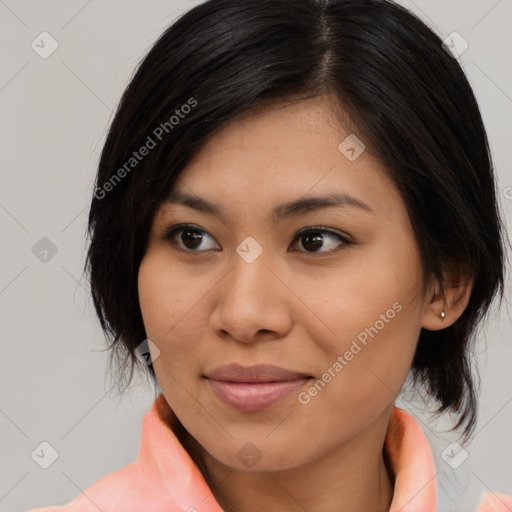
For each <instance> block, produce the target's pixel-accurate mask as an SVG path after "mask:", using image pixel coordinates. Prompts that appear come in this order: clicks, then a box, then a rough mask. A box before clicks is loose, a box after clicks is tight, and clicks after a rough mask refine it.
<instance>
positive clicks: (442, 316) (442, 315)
mask: <svg viewBox="0 0 512 512" xmlns="http://www.w3.org/2000/svg"><path fill="white" fill-rule="evenodd" d="M445 316H446V315H445V314H444V311H441V318H442V319H443V320H444V317H445Z"/></svg>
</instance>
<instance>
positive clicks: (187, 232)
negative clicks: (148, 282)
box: [162, 224, 353, 254]
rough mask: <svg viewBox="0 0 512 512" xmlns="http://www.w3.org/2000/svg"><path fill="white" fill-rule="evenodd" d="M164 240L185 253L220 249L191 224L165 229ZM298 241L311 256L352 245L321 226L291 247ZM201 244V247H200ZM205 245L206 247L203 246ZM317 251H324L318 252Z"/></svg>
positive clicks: (302, 235) (300, 235) (305, 232)
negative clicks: (208, 242)
mask: <svg viewBox="0 0 512 512" xmlns="http://www.w3.org/2000/svg"><path fill="white" fill-rule="evenodd" d="M162 238H163V239H164V240H169V241H170V242H171V243H172V245H174V246H176V247H177V248H178V249H180V250H183V251H186V252H204V251H209V250H210V251H211V250H216V249H220V247H219V245H218V244H217V243H216V242H215V241H214V239H213V238H212V237H211V236H210V235H209V234H208V233H207V232H206V231H204V230H203V229H201V228H199V227H198V226H194V225H193V224H175V225H173V226H170V227H169V228H167V229H166V230H165V232H164V234H163V235H162ZM208 240H211V241H213V245H212V243H211V242H210V244H207V243H206V244H205V243H204V242H205V241H208ZM296 241H300V242H301V244H300V245H302V247H303V248H305V250H299V252H306V253H312V254H315V253H317V254H323V253H334V252H337V251H339V250H341V249H343V247H346V246H349V245H353V242H352V241H350V240H349V239H348V237H347V236H344V235H342V234H341V233H338V232H336V231H333V230H332V229H326V228H323V227H321V226H315V227H309V228H306V229H304V230H302V231H300V232H299V233H298V234H297V236H296V237H295V238H294V240H293V242H294V243H293V244H292V247H293V246H294V245H297V243H296ZM201 244H203V245H201ZM205 245H206V246H205ZM318 249H326V250H324V251H319V250H318Z"/></svg>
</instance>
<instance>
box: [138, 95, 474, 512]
mask: <svg viewBox="0 0 512 512" xmlns="http://www.w3.org/2000/svg"><path fill="white" fill-rule="evenodd" d="M332 112H333V108H332V105H331V103H330V102H329V97H327V96H320V97H317V98H315V99H313V100H308V101H301V102H294V103H291V104H282V105H274V106H273V108H266V109H263V110H258V111H253V112H251V113H249V114H245V115H243V116H242V117H240V118H238V119H237V120H236V121H235V122H233V123H231V124H230V125H229V126H228V127H227V128H225V129H224V130H222V131H221V132H219V133H217V134H216V135H215V136H213V137H212V138H211V139H210V140H209V142H208V143H207V144H206V145H205V146H203V148H202V149H201V151H200V152H199V153H198V154H197V155H196V157H195V158H194V159H193V160H192V161H191V162H190V164H189V165H188V166H187V168H186V169H185V170H184V172H183V173H182V174H181V176H180V179H179V180H178V182H177V184H176V186H175V190H179V191H182V192H186V193H188V194H190V195H193V196H198V197H201V198H204V199H207V200H208V201H211V202H214V203H216V204H218V205H219V206H220V207H221V208H222V210H223V215H222V216H221V217H218V216H217V215H212V214H207V213H204V212H200V211H198V210H196V209H193V208H190V207H187V206H184V205H181V204H163V205H161V207H160V208H159V210H158V211H157V213H156V215H155V218H154V222H153V225H152V228H151V233H150V236H149V244H148V247H147V251H146V253H145V255H144V258H143V260H142V263H141V265H140V270H139V281H138V284H139V299H140V305H141V311H142V315H143V319H144V324H145V327H146V333H147V337H148V338H149V339H150V340H151V341H152V342H153V343H154V344H155V345H156V346H157V347H158V349H159V350H160V354H159V355H158V357H156V354H155V353H154V351H153V353H152V356H153V359H154V362H153V365H154V369H155V373H156V376H157V379H158V383H159V386H160V388H161V390H162V393H163V395H164V396H165V398H166V400H167V402H168V403H169V405H170V406H171V408H172V409H173V411H174V413H175V414H176V416H177V417H178V419H179V420H180V422H181V423H182V424H183V426H184V427H185V429H186V430H187V431H188V432H189V433H190V435H191V436H192V439H193V440H194V441H193V442H195V443H196V444H195V446H196V447H197V453H196V454H195V455H194V457H195V460H196V462H197V463H198V465H199V467H200V468H201V469H202V471H203V473H204V475H205V477H206V478H207V480H208V482H210V483H211V485H212V489H213V493H214V495H215V497H216V499H217V500H218V501H219V503H220V504H221V506H222V507H223V509H224V510H226V511H236V512H248V511H249V510H254V504H255V503H263V502H264V503H265V510H266V511H268V512H273V511H278V510H279V511H282V510H287V511H292V512H293V511H296V510H297V511H298V510H301V511H303V510H308V512H319V511H322V512H330V511H339V509H340V503H343V510H344V511H345V512H349V511H361V510H367V511H387V510H388V509H389V506H390V503H391V500H392V495H393V480H392V477H391V475H390V474H389V472H388V470H387V468H386V464H385V460H384V456H383V453H382V447H383V443H384V439H385V435H386V431H387V426H388V423H389V419H390V415H391V412H392V409H393V407H394V403H395V399H396V397H397V395H398V393H399V391H400V390H401V388H402V385H403V383H404V381H405V379H406V377H407V374H408V372H409V369H410V367H411V362H412V359H413V355H414V351H415V348H416V344H417V340H418V337H419V334H420V330H421V328H422V327H425V328H427V329H434V330H435V329H442V328H444V327H447V326H449V325H450V324H451V323H453V322H454V321H455V320H456V319H457V318H458V317H459V316H460V314H461V313H462V312H463V310H464V308H465V306H466V304H467V300H468V299H469V288H468V287H462V288H460V287H453V288H450V289H448V290H447V291H446V295H445V299H443V298H442V297H441V295H440V294H439V288H438V286H437V284H436V283H434V282H432V283H431V282H425V281H423V275H422V270H421V265H420V253H419V249H418V245H417V243H416V240H415V236H414V233H413V230H412V226H411V223H410V219H409V217H408V214H407V211H406V208H405V204H404V202H403V200H402V198H401V196H400V195H399V193H398V192H397V190H396V189H395V187H394V185H393V183H392V182H391V180H390V179H389V178H388V176H387V174H386V170H385V169H384V167H383V165H382V164H381V163H380V162H379V161H378V160H377V159H376V158H375V157H374V156H372V154H371V153H370V148H367V150H366V151H364V152H363V153H362V154H361V155H360V156H359V157H358V158H357V159H356V160H354V161H350V160H349V159H347V158H346V157H345V156H344V154H342V153H341V151H340V150H339V149H338V145H339V144H340V142H341V141H343V140H344V139H345V138H346V137H347V135H348V134H349V133H350V132H349V131H347V130H346V129H345V128H343V127H342V126H341V125H340V123H339V121H338V120H337V119H336V118H335V117H334V114H333V113H332ZM360 138H361V137H360ZM333 191H335V192H340V193H346V194H349V195H351V196H353V197H355V198H357V199H358V200H359V201H362V202H364V203H365V204H366V205H367V206H368V207H369V208H371V211H366V210H364V209H360V208H355V207H352V206H342V207H328V208H321V209H318V210H312V211H309V212H307V213H302V214H301V215H298V216H294V217H289V218H287V219H284V220H281V221H280V222H277V223H276V222H275V221H273V220H272V218H271V217H270V212H271V210H272V209H273V208H274V207H275V206H276V205H277V204H280V203H282V202H286V201H292V200H295V199H298V198H300V197H302V196H305V195H324V194H328V193H332V192H333ZM178 223H191V224H194V225H196V226H197V227H196V230H199V231H201V230H203V231H204V233H203V238H202V242H197V243H195V244H194V243H191V242H190V240H191V239H190V237H187V236H186V230H182V231H181V232H178V233H177V234H175V236H174V239H173V240H171V239H165V238H164V233H165V230H166V229H167V228H169V227H170V226H172V225H174V224H178ZM312 226H322V227H324V228H329V229H331V230H333V231H335V232H336V231H337V232H340V233H341V234H342V235H345V236H346V237H347V238H348V239H349V240H350V241H352V242H353V243H352V244H350V245H345V244H344V243H343V242H340V240H338V239H337V238H336V237H335V236H331V235H329V233H325V232H320V234H319V236H320V237H321V239H320V241H319V243H318V244H317V245H315V244H314V243H312V242H311V241H308V239H307V237H304V236H302V237H299V238H297V232H298V231H299V230H301V229H303V228H307V227H312ZM316 232H317V236H318V230H317V231H316ZM248 236H251V237H252V238H254V239H255V240H256V241H257V243H258V244H259V245H260V246H261V248H262V250H263V252H262V253H261V254H260V255H259V256H258V257H257V258H256V259H255V260H254V261H253V262H252V263H248V262H247V261H245V260H244V259H243V258H242V257H241V256H240V255H239V254H238V253H237V252H236V248H237V247H238V246H239V245H240V244H241V242H242V241H244V239H245V238H246V237H248ZM335 249H339V250H335ZM250 250H253V249H250ZM397 303H398V304H399V305H400V306H401V310H400V312H396V315H394V318H393V319H391V320H389V321H388V322H386V323H385V326H384V327H383V328H381V329H380V330H379V332H378V334H377V335H375V336H374V337H373V338H369V341H368V343H367V345H366V346H363V347H362V349H361V350H360V352H358V353H357V355H354V357H353V358H352V359H351V360H350V361H348V364H346V365H345V366H344V367H343V369H342V371H339V372H338V373H336V376H335V377H334V378H332V379H331V381H330V382H329V383H328V384H327V385H326V386H325V387H324V388H323V389H321V391H320V392H318V394H317V395H316V396H314V397H311V400H310V401H309V402H308V403H307V404H303V403H300V401H299V400H298V393H294V394H292V395H290V396H288V397H287V398H286V399H285V400H283V401H281V402H279V403H277V404H274V405H272V406H271V407H269V408H267V409H264V410H262V411H256V412H240V411H238V410H235V409H232V408H230V407H229V406H227V405H225V404H224V403H223V402H221V401H220V400H219V399H218V398H217V397H216V396H215V395H214V394H213V393H212V391H211V389H210V386H209V385H208V382H207V381H206V380H205V379H204V378H203V375H204V374H205V373H207V372H208V371H210V370H212V369H213V368H216V367H219V366H221V365H224V364H229V363H239V364H243V365H251V364H273V365H277V366H281V367H283V368H286V369H290V370H295V371H300V372H304V373H306V374H308V375H311V376H313V377H314V380H315V381H316V380H317V379H320V378H322V375H323V374H324V373H325V372H326V371H327V370H328V369H329V368H330V367H331V368H332V366H333V364H334V363H335V361H336V360H337V357H338V356H339V355H343V354H344V353H345V352H346V351H347V350H349V348H350V346H351V344H352V342H353V341H354V340H356V339H357V336H358V334H360V333H361V332H362V331H364V329H365V328H369V327H370V326H374V325H375V324H376V321H377V320H379V319H381V318H382V317H381V315H383V314H386V311H388V310H389V309H390V308H391V309H392V308H393V304H397ZM443 309H444V310H445V311H446V317H445V318H444V319H442V318H441V316H440V313H441V311H443ZM304 389H306V390H307V388H303V389H301V390H300V391H304ZM303 396H304V395H303ZM246 443H252V445H254V447H255V448H251V449H252V450H254V453H255V454H256V453H258V454H259V455H261V458H260V459H259V460H258V461H257V462H256V463H255V464H254V465H253V466H252V467H250V468H249V467H247V465H246V464H244V463H243V461H242V460H240V459H239V458H238V457H237V453H238V452H239V450H240V449H241V448H242V447H244V445H246ZM252 445H251V446H252Z"/></svg>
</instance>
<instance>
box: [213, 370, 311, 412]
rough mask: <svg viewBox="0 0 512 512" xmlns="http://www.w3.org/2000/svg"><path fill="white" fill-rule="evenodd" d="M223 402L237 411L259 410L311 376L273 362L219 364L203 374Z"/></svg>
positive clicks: (294, 388)
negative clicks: (244, 364)
mask: <svg viewBox="0 0 512 512" xmlns="http://www.w3.org/2000/svg"><path fill="white" fill-rule="evenodd" d="M204 377H205V378H206V379H207V380H208V383H209V384H210V387H211V389H212V391H213V393H214V394H215V396H217V398H219V399H220V400H221V401H222V402H224V403H225V404H227V405H229V406H231V407H233V408H234V409H237V410H240V411H259V410H262V409H266V408H267V407H270V406H272V405H274V404H275V403H277V402H280V401H281V400H283V399H285V398H286V397H287V396H289V395H290V394H292V393H293V392H294V391H296V390H297V389H299V388H300V387H302V386H304V384H306V383H307V382H308V381H309V380H310V379H311V378H312V377H311V376H310V375H306V374H305V373H300V372H296V371H292V370H286V369H284V368H280V367H278V366H272V365H256V366H242V365H238V364H232V365H228V366H221V367H219V368H216V369H214V370H212V371H211V372H208V374H207V375H205V376H204Z"/></svg>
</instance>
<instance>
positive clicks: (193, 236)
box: [162, 224, 218, 252]
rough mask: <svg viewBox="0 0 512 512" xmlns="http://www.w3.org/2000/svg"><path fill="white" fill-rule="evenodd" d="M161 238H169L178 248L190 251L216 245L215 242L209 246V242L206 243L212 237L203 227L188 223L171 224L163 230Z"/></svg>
mask: <svg viewBox="0 0 512 512" xmlns="http://www.w3.org/2000/svg"><path fill="white" fill-rule="evenodd" d="M162 238H163V239H164V240H169V241H170V242H171V243H172V244H173V245H176V246H177V247H178V249H181V250H184V251H190V252H202V251H208V250H212V249H216V248H217V247H218V245H216V244H215V245H214V246H213V247H211V246H210V247H209V246H208V245H211V243H210V244H208V243H207V241H208V240H213V238H212V237H211V236H210V235H209V234H208V233H207V232H206V231H204V230H203V229H200V228H198V227H195V226H191V225H188V224H185V225H183V224H180V225H175V226H171V227H170V228H168V229H167V230H166V231H165V233H164V235H163V237H162ZM201 244H203V245H201ZM198 248H200V249H198Z"/></svg>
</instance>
